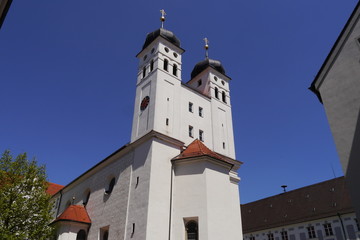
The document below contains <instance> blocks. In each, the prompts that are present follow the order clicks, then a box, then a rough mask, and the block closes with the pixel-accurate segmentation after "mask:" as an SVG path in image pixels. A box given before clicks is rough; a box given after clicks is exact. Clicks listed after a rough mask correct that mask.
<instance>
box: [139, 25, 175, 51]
mask: <svg viewBox="0 0 360 240" xmlns="http://www.w3.org/2000/svg"><path fill="white" fill-rule="evenodd" d="M158 36H161V37H162V38H165V39H166V40H168V41H169V42H171V43H172V44H174V45H175V46H177V47H180V40H179V39H178V38H177V37H176V36H175V34H174V33H173V32H171V31H169V30H166V29H164V28H159V29H158V30H155V31H153V32H151V33H148V35H147V36H146V40H145V43H144V45H143V47H142V50H144V49H145V48H146V47H147V46H149V45H150V43H152V42H153V41H154V40H155V39H156V38H157V37H158Z"/></svg>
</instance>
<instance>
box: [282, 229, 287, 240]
mask: <svg viewBox="0 0 360 240" xmlns="http://www.w3.org/2000/svg"><path fill="white" fill-rule="evenodd" d="M281 240H289V237H288V233H287V231H282V232H281Z"/></svg>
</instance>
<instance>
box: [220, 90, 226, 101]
mask: <svg viewBox="0 0 360 240" xmlns="http://www.w3.org/2000/svg"><path fill="white" fill-rule="evenodd" d="M221 96H222V101H223V102H224V103H226V94H225V91H223V92H222V93H221Z"/></svg>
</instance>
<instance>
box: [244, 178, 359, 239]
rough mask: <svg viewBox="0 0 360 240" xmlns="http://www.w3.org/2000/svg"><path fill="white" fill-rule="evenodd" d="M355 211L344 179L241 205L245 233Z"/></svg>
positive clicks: (336, 179)
mask: <svg viewBox="0 0 360 240" xmlns="http://www.w3.org/2000/svg"><path fill="white" fill-rule="evenodd" d="M353 211H354V209H353V207H352V204H351V200H350V196H349V193H348V191H347V189H346V186H345V179H344V177H339V178H335V179H331V180H328V181H324V182H321V183H317V184H313V185H310V186H306V187H303V188H299V189H296V190H292V191H288V192H286V193H281V194H278V195H275V196H272V197H268V198H264V199H261V200H258V201H255V202H250V203H247V204H243V205H241V216H242V223H243V231H244V233H250V232H254V231H259V230H265V229H269V228H275V227H279V226H284V225H290V224H295V223H300V222H305V221H311V220H315V219H319V218H324V217H329V216H335V215H336V214H337V213H340V214H343V213H350V212H353Z"/></svg>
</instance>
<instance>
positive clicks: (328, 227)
mask: <svg viewBox="0 0 360 240" xmlns="http://www.w3.org/2000/svg"><path fill="white" fill-rule="evenodd" d="M324 230H325V235H326V236H333V235H334V233H333V230H332V227H331V223H325V224H324Z"/></svg>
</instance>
